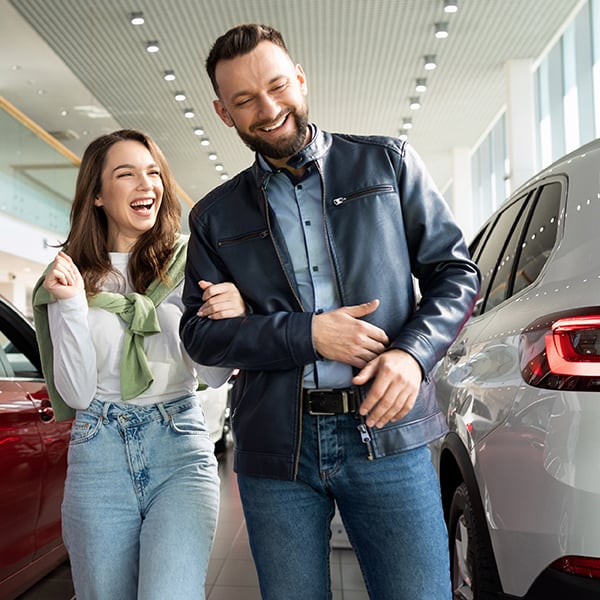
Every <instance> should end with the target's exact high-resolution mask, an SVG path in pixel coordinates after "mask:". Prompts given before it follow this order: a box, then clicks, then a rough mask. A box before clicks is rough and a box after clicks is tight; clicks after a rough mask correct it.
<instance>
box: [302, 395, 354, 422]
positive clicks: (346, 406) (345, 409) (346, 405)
mask: <svg viewBox="0 0 600 600" xmlns="http://www.w3.org/2000/svg"><path fill="white" fill-rule="evenodd" d="M306 393H307V395H308V414H309V415H312V416H317V417H318V416H322V417H325V416H331V415H337V414H340V413H336V412H326V411H317V410H313V408H312V400H311V396H313V395H314V396H316V395H317V394H320V395H322V396H324V395H326V394H335V395H339V396H341V399H342V414H346V413H349V412H350V406H349V402H348V392H347V390H334V389H316V390H306Z"/></svg>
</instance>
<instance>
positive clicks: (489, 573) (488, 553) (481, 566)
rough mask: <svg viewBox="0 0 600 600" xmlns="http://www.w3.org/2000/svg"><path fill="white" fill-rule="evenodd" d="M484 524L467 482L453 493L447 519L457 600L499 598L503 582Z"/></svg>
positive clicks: (453, 590) (453, 588) (453, 594)
mask: <svg viewBox="0 0 600 600" xmlns="http://www.w3.org/2000/svg"><path fill="white" fill-rule="evenodd" d="M484 527H485V524H482V523H480V522H478V519H477V515H476V513H475V510H474V508H473V502H472V500H471V497H470V495H469V490H468V489H467V486H466V484H465V483H461V484H460V485H459V486H458V487H457V488H456V491H455V492H454V497H453V498H452V504H451V505H450V514H449V519H448V535H449V539H450V562H451V574H452V597H453V598H454V599H455V600H491V599H492V598H497V597H498V595H497V594H498V593H499V592H500V584H499V581H498V577H497V574H496V566H495V561H494V555H493V552H492V548H491V545H490V543H489V541H488V534H487V530H485V529H483V528H484Z"/></svg>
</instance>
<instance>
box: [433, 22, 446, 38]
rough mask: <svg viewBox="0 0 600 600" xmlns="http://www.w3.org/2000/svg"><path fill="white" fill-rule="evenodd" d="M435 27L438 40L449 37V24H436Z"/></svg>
mask: <svg viewBox="0 0 600 600" xmlns="http://www.w3.org/2000/svg"><path fill="white" fill-rule="evenodd" d="M434 27H435V37H436V38H437V39H438V40H443V39H444V38H447V37H448V23H436V24H435V25H434Z"/></svg>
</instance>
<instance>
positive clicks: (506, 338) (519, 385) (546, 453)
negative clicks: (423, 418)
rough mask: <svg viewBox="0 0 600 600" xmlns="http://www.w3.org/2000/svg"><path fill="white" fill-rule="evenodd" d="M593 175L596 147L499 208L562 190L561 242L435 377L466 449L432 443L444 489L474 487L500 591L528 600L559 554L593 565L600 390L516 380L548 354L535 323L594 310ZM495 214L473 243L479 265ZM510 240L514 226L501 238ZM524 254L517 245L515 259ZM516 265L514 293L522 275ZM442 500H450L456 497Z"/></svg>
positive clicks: (598, 536) (599, 187) (599, 161)
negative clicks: (550, 188)
mask: <svg viewBox="0 0 600 600" xmlns="http://www.w3.org/2000/svg"><path fill="white" fill-rule="evenodd" d="M599 173H600V141H596V142H594V143H592V144H589V145H587V146H586V147H583V148H582V149H580V150H578V151H577V152H575V153H573V154H571V155H569V156H567V157H566V158H565V159H564V160H562V161H558V162H557V163H556V164H554V165H552V166H551V167H550V168H548V169H546V170H545V171H543V172H542V173H541V174H540V175H539V176H537V177H535V178H533V179H532V180H531V181H529V182H528V183H526V184H525V185H524V186H522V188H521V189H519V190H517V191H516V192H515V193H514V194H513V196H511V199H509V201H507V203H505V205H503V207H501V208H500V209H499V210H500V211H502V210H507V208H506V207H507V206H509V205H510V203H511V202H517V199H518V198H529V195H531V198H532V200H531V202H534V200H533V196H534V194H537V193H539V190H541V189H542V186H544V185H547V184H549V183H558V184H559V185H560V186H561V198H560V210H559V212H558V214H557V218H558V219H559V222H558V223H557V224H556V223H555V224H554V225H553V226H554V227H556V241H555V243H554V244H553V247H552V249H551V251H550V252H548V251H545V253H544V254H543V260H542V261H540V262H543V261H545V264H544V266H543V268H542V269H541V271H540V272H539V274H538V275H537V276H536V277H535V279H534V280H533V281H532V282H531V284H529V285H527V286H525V287H523V289H521V291H519V292H517V293H514V294H512V295H510V296H509V297H508V298H506V299H504V300H503V301H500V302H499V303H498V304H497V305H496V306H493V308H490V309H489V310H485V308H484V312H483V313H482V314H475V315H474V316H473V317H471V319H470V320H469V321H468V322H467V323H466V324H465V327H464V328H463V330H462V331H461V332H460V334H459V336H458V337H457V339H456V340H455V342H454V343H453V344H452V346H451V347H450V348H449V350H448V352H447V354H446V355H445V357H444V358H443V359H442V360H441V361H440V362H439V363H438V365H437V366H436V367H435V369H434V371H433V373H432V379H433V380H434V382H435V385H436V391H437V394H438V400H439V402H440V406H441V408H442V410H443V411H444V412H445V414H446V416H447V420H448V424H449V430H450V433H449V434H448V435H449V436H452V439H453V440H456V438H457V437H458V438H459V439H460V445H461V447H462V449H464V453H463V452H462V451H461V452H457V451H456V446H455V442H454V441H453V442H452V443H446V441H447V440H446V439H444V438H442V439H441V440H439V441H438V442H436V443H434V444H432V455H433V460H434V463H435V464H436V467H437V469H438V473H439V474H440V481H441V482H443V486H442V487H444V485H447V486H449V488H451V487H452V486H454V485H456V483H457V479H458V478H462V479H463V480H470V482H471V485H472V486H475V487H476V489H477V491H478V494H479V498H480V500H481V505H482V507H483V513H484V515H485V521H486V525H487V529H488V531H489V536H490V539H491V544H492V547H493V551H494V557H495V561H496V565H497V569H498V574H499V576H500V580H501V582H502V586H503V591H504V593H507V594H512V595H514V596H516V597H523V596H525V595H526V594H527V592H528V590H529V589H530V588H531V586H532V584H533V583H534V581H535V580H536V578H537V577H538V576H539V575H540V573H541V572H542V571H544V569H546V568H547V567H548V566H549V565H550V564H551V563H552V562H553V561H554V560H556V559H558V558H560V557H563V556H568V555H579V556H589V557H600V517H599V516H598V506H600V459H599V457H600V390H599V391H598V392H596V391H569V390H568V389H544V388H541V387H533V386H532V385H530V384H529V383H528V382H527V381H525V380H524V378H523V374H522V368H523V366H524V365H525V364H527V362H528V360H529V359H530V358H531V356H530V355H531V354H534V353H535V352H539V351H541V350H542V351H543V350H544V348H543V346H544V337H543V335H542V334H540V337H539V339H538V340H537V341H536V343H537V347H536V345H535V343H534V344H533V345H531V339H532V336H531V326H532V324H533V323H537V324H539V323H540V322H542V323H543V322H544V321H547V323H548V326H550V325H551V324H552V322H553V321H554V320H555V319H556V316H557V315H561V314H563V313H565V312H569V313H574V312H575V313H577V311H582V313H590V312H593V313H594V314H600V237H599V235H598V223H599V222H600V180H599ZM528 201H529V200H525V202H528ZM531 205H532V204H526V206H527V208H526V209H525V210H526V211H528V210H529V207H530V206H531ZM513 213H514V214H517V211H513ZM523 215H525V213H523ZM496 218H497V215H496V214H495V215H494V216H493V217H491V218H490V220H489V222H488V223H487V224H486V225H484V227H483V228H482V232H483V233H480V234H479V235H478V236H477V237H476V238H475V240H476V242H475V244H476V245H475V250H474V254H473V256H474V259H475V260H476V261H477V258H478V255H477V254H476V253H477V252H479V251H481V248H482V247H483V248H484V252H485V244H486V241H485V240H486V239H487V236H488V235H491V234H490V231H493V228H494V227H495V226H496V224H497V223H498V222H499V221H497V220H496ZM520 218H521V219H524V218H525V217H520ZM527 218H531V217H530V216H529V217H527ZM521 226H522V227H525V228H526V227H527V226H528V222H527V221H524V220H522V221H521ZM542 227H543V226H541V227H540V230H539V234H540V236H543V234H544V232H543V230H542ZM513 232H516V226H515V229H512V230H510V231H508V233H507V236H506V239H507V240H508V239H509V236H510V235H511V234H512V233H513ZM529 233H531V232H530V231H528V234H529ZM535 233H536V232H535V231H534V232H533V234H535ZM490 239H491V238H490ZM515 239H519V238H518V237H517V236H516V233H515ZM521 239H523V244H522V245H523V246H524V245H526V244H527V243H530V242H531V243H533V242H534V240H533V238H532V236H529V237H522V238H521ZM482 240H483V241H482ZM506 244H507V245H506V248H505V250H504V254H502V253H499V254H498V257H499V258H498V261H497V262H496V263H495V264H494V267H493V270H492V269H489V270H488V272H487V273H483V275H484V280H485V277H486V275H487V276H490V277H492V284H490V288H493V282H494V279H493V278H494V277H499V276H498V275H497V273H500V272H501V269H502V268H503V263H504V261H505V260H506V262H507V263H510V259H511V252H510V251H509V250H507V249H508V248H509V246H510V241H508V242H506ZM519 248H520V247H519V246H517V245H515V248H514V251H513V252H512V254H517V253H518V251H519ZM516 260H517V259H515V261H514V262H515V263H516ZM512 268H513V270H512V271H511V273H512V274H511V277H510V278H508V279H507V281H508V284H509V285H512V282H513V281H516V277H518V276H520V275H521V273H520V272H519V271H518V269H515V268H514V267H512ZM535 268H537V267H536V266H535V265H534V269H535ZM482 271H483V270H482ZM505 291H506V292H510V287H509V288H507V289H506V290H504V289H502V288H501V287H500V286H498V287H497V288H493V289H490V292H489V294H490V297H491V295H492V293H500V294H503V293H505ZM484 292H485V290H484ZM486 297H487V296H486ZM486 297H483V298H482V299H481V301H482V302H484V301H485V300H486ZM528 336H529V337H528ZM540 346H541V348H540ZM444 453H446V454H445V455H444ZM465 456H468V464H466V462H467V461H466V460H465V458H464V457H465ZM452 465H454V466H452ZM457 465H458V466H457ZM443 469H453V470H454V473H453V474H452V475H450V474H444V473H443V472H442V470H443ZM457 473H460V475H458V474H457ZM442 494H443V495H445V498H446V499H445V502H448V496H449V495H451V489H447V490H444V489H442Z"/></svg>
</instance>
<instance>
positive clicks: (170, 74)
mask: <svg viewBox="0 0 600 600" xmlns="http://www.w3.org/2000/svg"><path fill="white" fill-rule="evenodd" d="M163 77H164V80H165V81H173V80H174V79H175V73H174V72H173V71H170V70H169V71H165V73H164V75H163Z"/></svg>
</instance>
